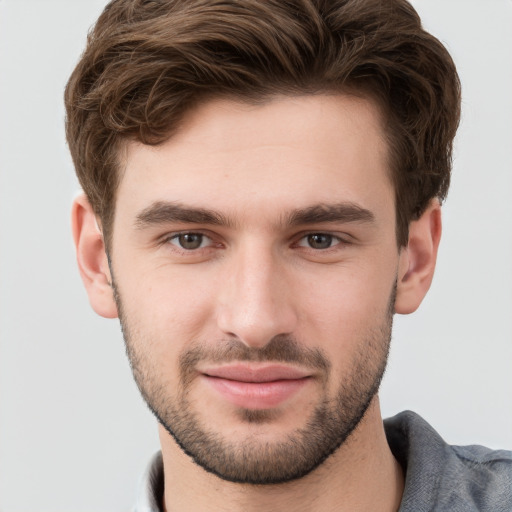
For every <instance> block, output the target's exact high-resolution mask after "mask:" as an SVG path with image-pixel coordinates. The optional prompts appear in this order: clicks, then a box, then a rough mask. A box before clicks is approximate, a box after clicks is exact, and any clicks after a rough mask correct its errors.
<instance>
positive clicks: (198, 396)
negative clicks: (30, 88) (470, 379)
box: [66, 0, 512, 512]
mask: <svg viewBox="0 0 512 512" xmlns="http://www.w3.org/2000/svg"><path fill="white" fill-rule="evenodd" d="M459 106H460V93H459V82H458V78H457V74H456V71H455V67H454V65H453V62H452V60H451V58H450V56H449V55H448V53H447V52H446V50H445V49H444V47H443V46H442V45H441V44H440V43H439V41H437V40H436V39H435V38H433V37H432V36H431V35H429V34H428V33H426V32H425V31H423V29H422V28H421V25H420V21H419V18H418V16H417V14H416V13H415V11H414V10H413V9H412V7H411V6H410V5H409V4H408V3H406V2H405V1H402V0H395V1H382V0H381V1H378V0H367V1H356V0H352V1H350V0H348V1H347V0H345V1H330V2H324V1H320V0H309V1H308V0H302V1H299V0H294V1H287V2H283V1H277V0H273V1H266V2H261V1H256V0H244V1H232V2H218V1H214V0H211V1H205V0H188V1H186V2H185V1H183V0H174V1H168V0H161V1H143V0H114V1H113V2H111V3H110V4H109V5H108V6H107V8H106V9H105V11H104V13H103V14H102V15H101V17H100V19H99V20H98V22H97V24H96V26H95V28H94V30H93V31H92V32H91V35H90V37H89V41H88V46H87V48H86V51H85V53H84V55H83V56H82V59H81V61H80V62H79V64H78V66H77V68H76V69H75V71H74V73H73V75H72V77H71V79H70V81H69V84H68V87H67V90H66V107H67V113H68V117H67V135H68V142H69V146H70V149H71V153H72V156H73V159H74V162H75V166H76V170H77V174H78V177H79V179H80V182H81V184H82V186H83V189H84V195H83V196H80V197H79V198H78V199H77V200H76V201H75V204H74V207H73V232H74V239H75V243H76V247H77V255H78V263H79V267H80V271H81V275H82V278H83V280H84V283H85V286H86V288H87V291H88V294H89V298H90V302H91V305H92V307H93V308H94V310H95V311H96V312H97V313H98V314H100V315H102V316H105V317H109V318H114V317H119V319H120V321H121V325H122V329H123V333H124V337H125V341H126V347H127V353H128V356H129V359H130V363H131V366H132V369H133V373H134V377H135V380H136V382H137V384H138V386H139V388H140V390H141V393H142V395H143V396H144V398H145V400H146V402H147V404H148V406H149V407H150V409H151V410H152V411H153V413H154V414H155V416H156V417H157V419H158V421H159V429H160V430H159V432H160V440H161V446H162V453H161V455H160V454H159V455H157V456H156V457H155V458H154V460H153V461H152V464H151V466H150V469H149V471H148V474H147V476H146V480H145V483H144V485H143V488H142V491H141V495H140V496H139V502H138V504H137V508H136V510H167V511H168V512H170V511H173V510H186V511H195V510H212V511H216V510H230V511H231V510H244V511H246V510H294V511H297V510H298V511H301V510H304V511H306V510H315V511H324V510H326V511H327V510H329V511H330V510H340V511H341V510H372V511H374V510H382V511H391V510H402V511H409V510H410V511H418V510H450V511H453V510H456V511H457V510H460V511H466V510H493V511H495V510H511V509H512V492H511V486H512V455H511V454H510V452H505V451H498V452H492V451H490V450H487V449H485V448H481V447H462V448H461V447H450V446H448V445H446V444H445V443H444V442H443V441H442V439H441V438H440V437H439V436H438V435H437V434H436V433H435V431H434V430H433V429H432V428H431V427H430V426H429V425H428V424H426V423H425V422H424V421H423V420H422V419H421V418H419V417H418V416H417V415H414V414H413V413H403V414H401V415H398V416H397V417H395V418H392V419H391V420H387V421H386V423H385V424H383V422H382V418H381V414H380V410H379V401H378V394H377V392H378V388H379V384H380V381H381V378H382V375H383V372H384V369H385V366H386V360H387V354H388V348H389V341H390V336H391V328H392V318H393V315H394V313H395V312H396V313H401V314H408V313H411V312H413V311H415V310H416V309H417V307H418V306H419V305H420V303H421V301H422V299H423V297H424V296H425V294H426V293H427V291H428V288H429V286H430V283H431V280H432V276H433V272H434V268H435V262H436V255H437V248H438V245H439V240H440V236H441V216H440V201H441V200H442V199H443V198H444V197H445V195H446V193H447V190H448V185H449V181H450V166H451V148H452V141H453V137H454V135H455V131H456V128H457V125H458V120H459Z"/></svg>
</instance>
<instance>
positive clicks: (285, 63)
mask: <svg viewBox="0 0 512 512" xmlns="http://www.w3.org/2000/svg"><path fill="white" fill-rule="evenodd" d="M350 91H353V92H356V93H359V94H363V95H367V96H370V97H372V98H373V99H376V100H377V102H378V103H379V105H380V107H381V108H382V111H383V113H384V117H385V123H386V135H387V139H388V142H389V149H390V162H389V163H390V168H391V175H392V179H393V183H394V186H395V197H396V214H397V226H396V231H397V241H398V244H399V246H403V245H406V244H407V241H408V226H409V223H410V222H411V220H414V219H415V218H417V217H418V216H419V215H420V214H421V213H422V212H423V211H424V210H425V208H426V207H427V205H428V203H429V201H430V200H431V199H433V198H435V197H437V198H439V199H440V200H442V199H444V197H445V196H446V193H447V191H448V186H449V182H450V171H451V154H452V142H453V138H454V136H455V132H456V130H457V126H458V122H459V114H460V84H459V79H458V76H457V72H456V69H455V66H454V64H453V61H452V59H451V57H450V55H449V54H448V52H447V50H446V49H445V48H444V46H443V45H442V44H441V43H440V42H439V41H438V40H437V39H436V38H435V37H433V36H432V35H430V34H429V33H427V32H425V31H424V30H423V29H422V27H421V21H420V18H419V16H418V14H417V13H416V11H415V10H414V9H413V8H412V7H411V5H410V4H409V3H408V2H407V1H405V0H112V1H111V2H110V3H109V4H108V5H107V7H106V8H105V10H104V11H103V13H102V14H101V16H100V18H99V19H98V21H97V23H96V25H95V26H94V27H93V29H92V31H91V32H90V33H89V36H88V41H87V47H86V49H85V51H84V53H83V55H82V57H81V59H80V61H79V63H78V65H77V67H76V68H75V70H74V72H73V74H72V75H71V78H70V80H69V82H68V84H67V87H66V93H65V102H66V111H67V120H66V134H67V140H68V144H69V148H70V151H71V155H72V157H73V161H74V164H75V167H76V172H77V175H78V178H79V181H80V183H81V185H82V187H83V189H84V191H85V193H86V194H87V196H88V198H89V201H90V203H91V205H92V207H93V209H94V211H95V213H96V214H97V215H98V216H99V217H100V219H101V222H102V227H103V234H104V237H105V242H106V245H107V248H108V246H109V241H110V237H111V229H112V223H113V218H114V210H115V198H116V189H117V185H118V183H119V179H120V176H119V174H120V173H119V169H118V165H119V164H118V156H119V151H120V148H121V147H122V144H123V143H124V142H125V141H126V140H138V141H140V142H142V143H145V144H159V143H162V142H164V141H165V140H167V139H168V138H169V137H170V136H171V135H172V132H173V130H174V129H175V128H176V126H177V124H178V123H179V122H180V120H181V119H182V117H183V115H184V114H185V113H186V112H187V111H188V110H189V109H190V108H191V107H192V106H193V105H195V104H197V102H199V101H204V100H207V99H209V98H213V97H215V96H228V97H233V98H235V99H241V100H243V101H250V102H253V101H264V100H265V99H268V98H270V97H271V96H273V95H276V94H287V95H297V94H316V93H321V92H341V93H342V92H350Z"/></svg>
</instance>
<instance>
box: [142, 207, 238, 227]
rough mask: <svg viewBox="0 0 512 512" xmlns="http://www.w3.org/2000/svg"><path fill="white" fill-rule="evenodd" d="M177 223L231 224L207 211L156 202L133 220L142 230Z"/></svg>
mask: <svg viewBox="0 0 512 512" xmlns="http://www.w3.org/2000/svg"><path fill="white" fill-rule="evenodd" d="M171 222H179V223H184V224H212V225H214V226H230V225H231V224H232V223H231V222H230V221H229V220H228V219H227V218H226V217H224V215H222V214H220V213H218V212H215V211H212V210H207V209H205V208H195V207H187V206H183V205H181V204H180V203H174V202H167V201H157V202H155V203H153V204H152V205H150V206H148V207H147V208H145V209H144V210H142V211H141V212H140V213H139V214H138V215H137V217H136V218H135V226H136V227H137V228H139V229H144V228H146V227H149V226H154V225H159V224H166V223H171Z"/></svg>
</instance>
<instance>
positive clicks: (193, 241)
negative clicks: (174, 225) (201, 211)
mask: <svg viewBox="0 0 512 512" xmlns="http://www.w3.org/2000/svg"><path fill="white" fill-rule="evenodd" d="M179 240H180V245H181V247H183V249H197V248H198V247H200V246H201V242H202V241H203V235H197V234H194V233H186V234H184V235H180V238H179Z"/></svg>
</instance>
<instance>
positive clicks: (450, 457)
mask: <svg viewBox="0 0 512 512" xmlns="http://www.w3.org/2000/svg"><path fill="white" fill-rule="evenodd" d="M384 425H385V428H386V435H387V438H388V443H389V446H390V448H391V451H392V452H393V454H394V456H395V457H396V458H397V460H398V461H399V462H400V463H401V465H402V467H403V468H404V472H405V476H406V482H405V491H404V496H403V500H402V506H401V508H400V511H401V512H407V511H413V510H414V511H415V512H420V511H423V510H425V511H426V510H436V511H445V510H446V511H450V512H457V511H461V512H462V511H464V512H470V511H493V512H505V511H507V512H508V511H511V510H512V452H511V451H508V450H491V449H489V448H486V447H483V446H476V445H474V446H452V445H449V444H447V443H446V442H445V441H444V440H443V439H442V438H441V436H440V435H439V434H438V433H437V432H436V431H435V430H434V429H433V428H432V427H431V426H430V425H429V424H428V423H427V422H426V421H425V420H423V419H422V418H421V417H420V416H418V415H417V414H415V413H413V412H410V411H406V412H403V413H401V414H398V415H397V416H394V417H393V418H390V419H388V420H385V421H384Z"/></svg>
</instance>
